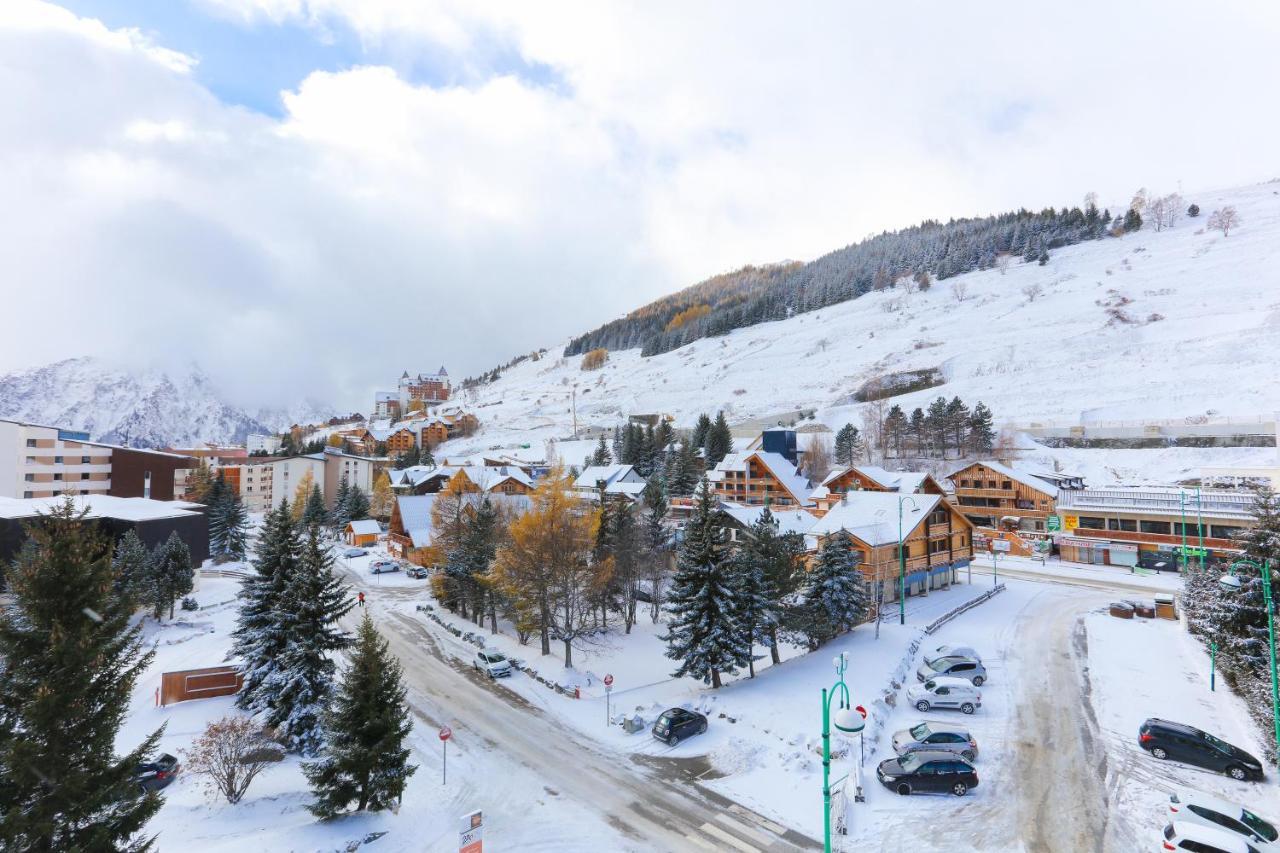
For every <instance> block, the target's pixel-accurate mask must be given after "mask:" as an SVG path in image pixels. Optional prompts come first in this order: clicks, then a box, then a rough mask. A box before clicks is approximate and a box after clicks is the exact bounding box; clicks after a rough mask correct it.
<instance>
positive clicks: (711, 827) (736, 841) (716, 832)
mask: <svg viewBox="0 0 1280 853" xmlns="http://www.w3.org/2000/svg"><path fill="white" fill-rule="evenodd" d="M698 829H699V830H700V831H702V832H705V833H706V834H707V835H713V836H715V837H716V838H719V839H720V840H721V841H723V842H725V843H726V844H731V845H733V846H734V847H737V848H738V849H739V850H741V851H742V853H760V850H759V849H758V848H755V847H752V846H751V845H750V844H748V843H747V842H745V841H743V840H742V839H740V838H737V837H735V836H732V835H730V834H729V833H727V832H725V831H724V830H723V829H721V828H720V827H718V826H716V825H715V824H714V823H704V824H703V825H702V826H700V827H698Z"/></svg>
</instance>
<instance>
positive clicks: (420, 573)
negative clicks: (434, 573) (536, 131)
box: [405, 566, 431, 580]
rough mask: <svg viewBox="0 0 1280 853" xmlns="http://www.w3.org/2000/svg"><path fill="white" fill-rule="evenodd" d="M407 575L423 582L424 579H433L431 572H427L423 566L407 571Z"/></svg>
mask: <svg viewBox="0 0 1280 853" xmlns="http://www.w3.org/2000/svg"><path fill="white" fill-rule="evenodd" d="M405 574H406V575H408V576H409V577H411V578H416V579H417V580H423V579H424V578H429V577H431V572H429V571H427V570H426V569H424V568H423V567H422V566H414V567H413V568H411V569H407V570H405Z"/></svg>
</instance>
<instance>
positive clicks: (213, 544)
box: [205, 471, 231, 558]
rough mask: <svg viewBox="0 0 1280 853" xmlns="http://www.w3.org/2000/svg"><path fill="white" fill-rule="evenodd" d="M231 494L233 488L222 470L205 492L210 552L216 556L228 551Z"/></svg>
mask: <svg viewBox="0 0 1280 853" xmlns="http://www.w3.org/2000/svg"><path fill="white" fill-rule="evenodd" d="M230 494H231V488H230V486H228V485H227V481H226V478H225V477H224V476H223V473H222V472H221V471H219V472H218V476H217V477H215V478H214V480H213V482H212V483H211V484H210V485H209V488H208V490H207V491H206V492H205V506H206V507H207V509H206V511H205V515H206V517H207V518H208V519H209V553H210V555H212V556H213V557H214V558H218V557H221V556H223V555H224V554H226V552H227V535H228V529H229V526H230V520H229V519H228V517H227V508H228V504H227V500H226V499H227V496H228V495H230Z"/></svg>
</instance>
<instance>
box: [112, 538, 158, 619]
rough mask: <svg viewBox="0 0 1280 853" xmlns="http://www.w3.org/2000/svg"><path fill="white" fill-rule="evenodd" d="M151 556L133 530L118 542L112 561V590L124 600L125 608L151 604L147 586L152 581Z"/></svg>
mask: <svg viewBox="0 0 1280 853" xmlns="http://www.w3.org/2000/svg"><path fill="white" fill-rule="evenodd" d="M150 561H151V555H150V554H148V553H147V546H145V545H143V544H142V540H141V539H139V538H138V534H137V532H136V531H134V530H133V529H130V530H128V531H126V532H125V534H124V535H123V536H121V537H120V539H119V541H117V542H116V552H115V557H114V558H113V559H112V561H111V569H112V571H113V572H114V573H115V581H114V582H113V583H112V588H113V589H114V590H115V593H116V595H118V596H120V598H122V599H123V600H124V603H125V606H126V607H128V608H129V609H133V608H135V607H137V606H138V605H140V604H142V603H143V602H144V601H145V602H148V603H149V602H150V598H149V596H148V595H147V585H148V581H149V579H150V574H151V572H150Z"/></svg>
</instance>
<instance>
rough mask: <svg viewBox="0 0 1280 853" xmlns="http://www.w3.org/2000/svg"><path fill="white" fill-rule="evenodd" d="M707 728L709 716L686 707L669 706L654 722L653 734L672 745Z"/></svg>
mask: <svg viewBox="0 0 1280 853" xmlns="http://www.w3.org/2000/svg"><path fill="white" fill-rule="evenodd" d="M706 730H707V718H706V717H704V716H702V715H701V714H699V713H698V712H697V711H686V710H685V709H684V708H668V709H667V710H665V711H663V712H662V716H660V717H658V719H657V721H656V722H654V724H653V736H654V737H656V738H657V739H658V740H663V741H666V742H667V743H668V744H669V745H670V746H675V745H676V744H678V743H679V742H680V741H682V740H684V739H685V738H687V737H691V736H693V735H700V734H702V733H703V732H705V731H706Z"/></svg>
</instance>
